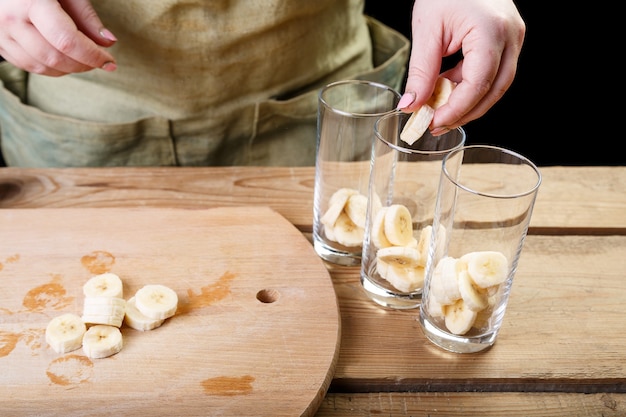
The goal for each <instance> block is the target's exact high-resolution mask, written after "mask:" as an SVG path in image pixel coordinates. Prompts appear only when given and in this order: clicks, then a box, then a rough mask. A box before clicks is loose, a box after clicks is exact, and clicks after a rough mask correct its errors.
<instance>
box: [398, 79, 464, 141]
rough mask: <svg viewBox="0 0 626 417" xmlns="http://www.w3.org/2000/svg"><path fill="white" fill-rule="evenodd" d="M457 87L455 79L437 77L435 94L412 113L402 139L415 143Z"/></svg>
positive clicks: (403, 130)
mask: <svg viewBox="0 0 626 417" xmlns="http://www.w3.org/2000/svg"><path fill="white" fill-rule="evenodd" d="M455 87H456V83H454V82H453V81H451V80H449V79H447V78H445V77H441V76H440V77H439V78H437V82H436V83H435V89H434V91H433V94H432V95H431V96H430V98H429V99H428V101H427V102H426V103H425V104H424V105H423V106H421V107H420V108H418V109H417V110H416V111H414V112H413V114H411V117H409V120H407V122H406V124H405V125H404V128H403V129H402V132H401V133H400V139H402V140H403V141H404V142H406V143H408V144H409V145H413V144H414V143H415V141H417V140H418V139H419V138H421V137H422V135H424V132H426V130H428V127H429V126H430V123H431V122H432V121H433V116H434V115H435V110H436V109H437V108H439V107H441V106H443V105H444V104H446V103H447V102H448V98H450V94H452V90H454V88H455Z"/></svg>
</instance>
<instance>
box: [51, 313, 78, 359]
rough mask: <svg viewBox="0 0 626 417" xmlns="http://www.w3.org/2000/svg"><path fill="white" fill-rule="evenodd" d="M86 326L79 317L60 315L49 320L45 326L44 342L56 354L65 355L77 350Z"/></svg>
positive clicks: (70, 314) (66, 314)
mask: <svg viewBox="0 0 626 417" xmlns="http://www.w3.org/2000/svg"><path fill="white" fill-rule="evenodd" d="M86 331H87V326H86V325H85V323H84V322H83V320H82V319H81V318H80V316H78V315H76V314H72V313H65V314H61V315H60V316H57V317H55V318H53V319H52V320H50V322H48V325H47V326H46V342H47V343H48V345H50V347H51V348H52V349H54V351H55V352H57V353H67V352H72V351H74V350H76V349H79V348H80V347H81V345H82V344H83V335H84V334H85V332H86Z"/></svg>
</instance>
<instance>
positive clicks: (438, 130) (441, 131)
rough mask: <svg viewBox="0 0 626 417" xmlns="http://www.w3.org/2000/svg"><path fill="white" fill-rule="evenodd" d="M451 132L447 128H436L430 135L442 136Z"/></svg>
mask: <svg viewBox="0 0 626 417" xmlns="http://www.w3.org/2000/svg"><path fill="white" fill-rule="evenodd" d="M449 131H450V129H448V128H447V127H436V128H434V129H433V130H431V131H430V134H431V135H433V136H441V135H444V134H446V133H448V132H449Z"/></svg>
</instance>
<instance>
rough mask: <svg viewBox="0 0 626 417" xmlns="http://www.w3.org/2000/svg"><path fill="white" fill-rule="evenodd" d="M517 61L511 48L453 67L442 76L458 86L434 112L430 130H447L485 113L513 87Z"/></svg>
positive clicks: (465, 60) (470, 55) (515, 51)
mask: <svg viewBox="0 0 626 417" xmlns="http://www.w3.org/2000/svg"><path fill="white" fill-rule="evenodd" d="M518 57H519V53H518V51H517V49H513V48H505V49H504V50H502V51H491V53H480V54H478V55H472V54H468V55H467V56H466V57H465V58H464V59H463V60H462V61H461V62H459V64H458V65H457V67H455V68H454V69H452V70H450V71H447V72H446V73H444V74H443V75H444V76H446V77H447V78H450V79H452V80H454V81H456V82H458V84H457V87H456V88H455V89H454V91H453V92H452V94H451V96H450V99H449V100H448V104H447V105H445V106H442V107H440V108H439V109H437V112H435V115H434V117H433V121H432V123H431V127H432V128H433V129H436V128H437V127H445V128H447V130H449V129H452V128H456V127H459V126H463V125H465V124H467V123H469V122H470V121H472V120H476V119H478V118H480V117H482V116H483V115H484V114H485V113H487V112H488V111H489V109H491V108H492V107H493V106H494V105H495V104H496V103H497V102H498V101H499V100H500V99H501V98H502V97H503V96H504V94H505V93H506V91H507V90H508V89H509V87H510V86H511V84H512V83H513V80H514V78H515V74H516V72H517V60H518ZM497 58H499V59H497ZM457 74H461V75H460V76H459V75H457ZM437 133H438V132H437V131H434V134H437Z"/></svg>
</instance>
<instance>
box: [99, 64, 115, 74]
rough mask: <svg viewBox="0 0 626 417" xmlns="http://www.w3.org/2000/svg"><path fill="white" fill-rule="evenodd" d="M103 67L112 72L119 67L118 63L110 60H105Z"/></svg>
mask: <svg viewBox="0 0 626 417" xmlns="http://www.w3.org/2000/svg"><path fill="white" fill-rule="evenodd" d="M101 68H102V69H103V70H105V71H109V72H111V71H115V70H116V69H117V64H116V63H115V62H111V61H109V62H105V63H104V65H103V66H102V67H101Z"/></svg>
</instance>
